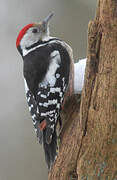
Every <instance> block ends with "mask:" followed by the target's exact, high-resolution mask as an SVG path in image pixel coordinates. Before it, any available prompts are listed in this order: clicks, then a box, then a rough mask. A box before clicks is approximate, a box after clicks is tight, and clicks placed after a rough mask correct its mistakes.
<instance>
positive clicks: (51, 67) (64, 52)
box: [16, 14, 71, 168]
mask: <svg viewBox="0 0 117 180" xmlns="http://www.w3.org/2000/svg"><path fill="white" fill-rule="evenodd" d="M51 17H52V14H51V15H49V16H48V17H47V18H46V19H45V20H44V21H43V22H41V23H39V24H29V25H27V26H25V27H24V28H23V29H22V30H21V31H20V33H19V36H18V38H17V41H16V46H17V48H18V50H19V52H20V54H21V55H22V58H23V74H24V83H25V91H26V98H27V102H28V106H29V111H30V113H31V116H32V121H33V125H34V128H35V131H36V134H37V137H38V139H39V142H40V143H43V147H44V151H45V159H46V162H47V165H48V168H50V167H51V166H52V164H53V162H54V161H55V158H56V155H57V153H56V150H57V135H56V125H57V122H58V121H59V122H60V124H61V119H60V111H61V106H62V103H63V100H64V95H65V93H66V91H67V90H68V84H69V78H70V65H71V57H70V56H71V55H70V52H69V51H71V49H70V47H69V46H68V45H67V44H66V43H65V42H63V41H61V40H59V39H57V38H52V37H50V36H49V29H48V22H49V19H50V18H51Z"/></svg>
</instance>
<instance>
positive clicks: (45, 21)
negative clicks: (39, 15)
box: [42, 12, 54, 31]
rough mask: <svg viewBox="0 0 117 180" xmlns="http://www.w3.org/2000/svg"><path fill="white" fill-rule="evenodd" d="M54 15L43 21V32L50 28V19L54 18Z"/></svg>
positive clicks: (51, 14)
mask: <svg viewBox="0 0 117 180" xmlns="http://www.w3.org/2000/svg"><path fill="white" fill-rule="evenodd" d="M53 15H54V13H53V12H52V13H50V14H49V15H48V16H47V17H46V18H45V19H44V20H43V21H42V26H43V30H44V31H46V30H47V27H48V23H49V21H50V19H51V18H52V17H53Z"/></svg>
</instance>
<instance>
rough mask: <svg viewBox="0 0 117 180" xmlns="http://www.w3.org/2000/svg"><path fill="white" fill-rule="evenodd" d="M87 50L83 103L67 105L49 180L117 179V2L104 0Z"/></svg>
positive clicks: (75, 99) (74, 101)
mask: <svg viewBox="0 0 117 180" xmlns="http://www.w3.org/2000/svg"><path fill="white" fill-rule="evenodd" d="M87 53H88V54H87V57H88V61H87V67H86V73H85V84H84V88H83V92H82V97H81V104H80V105H79V102H78V97H77V96H73V97H72V98H71V99H70V100H69V101H68V102H67V104H66V105H65V109H64V111H65V112H66V113H67V114H66V115H65V114H64V115H65V120H66V123H65V124H66V125H65V126H64V128H63V131H62V135H61V145H60V152H59V155H58V158H57V159H56V162H55V164H54V166H53V168H52V169H51V171H50V173H49V180H87V179H89V180H116V179H117V0H99V1H98V7H97V12H96V18H95V19H94V20H93V21H91V22H90V23H89V26H88V52H87ZM65 112H64V113H65Z"/></svg>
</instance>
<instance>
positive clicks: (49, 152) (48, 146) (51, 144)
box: [43, 128, 57, 169]
mask: <svg viewBox="0 0 117 180" xmlns="http://www.w3.org/2000/svg"><path fill="white" fill-rule="evenodd" d="M47 137H48V128H45V129H44V131H43V148H44V152H45V160H46V163H47V166H48V169H50V168H51V167H52V165H53V163H54V161H55V160H56V156H57V134H56V128H55V130H54V132H53V133H52V137H51V141H48V139H47Z"/></svg>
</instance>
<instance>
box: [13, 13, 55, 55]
mask: <svg viewBox="0 0 117 180" xmlns="http://www.w3.org/2000/svg"><path fill="white" fill-rule="evenodd" d="M52 16H53V13H51V14H49V15H48V16H47V17H46V18H45V19H44V20H43V21H42V22H39V23H32V24H28V25H26V26H25V27H24V28H23V29H22V30H21V31H20V32H19V35H18V37H17V40H16V47H17V49H18V50H19V51H20V53H21V52H22V51H23V50H26V49H29V48H30V47H31V46H32V45H33V44H35V43H38V42H39V41H42V42H43V41H47V40H49V20H50V19H51V18H52Z"/></svg>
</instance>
